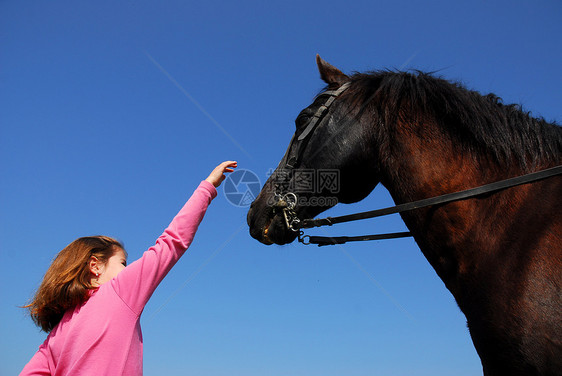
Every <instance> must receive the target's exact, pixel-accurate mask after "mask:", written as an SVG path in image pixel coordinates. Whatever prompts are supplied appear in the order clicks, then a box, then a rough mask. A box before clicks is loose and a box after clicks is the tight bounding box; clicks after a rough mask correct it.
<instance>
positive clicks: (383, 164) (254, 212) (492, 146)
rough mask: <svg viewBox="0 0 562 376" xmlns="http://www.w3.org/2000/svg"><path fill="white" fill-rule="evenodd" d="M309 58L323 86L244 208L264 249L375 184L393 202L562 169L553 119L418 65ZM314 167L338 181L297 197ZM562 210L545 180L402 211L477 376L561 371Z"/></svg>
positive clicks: (560, 185)
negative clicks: (454, 316) (467, 339)
mask: <svg viewBox="0 0 562 376" xmlns="http://www.w3.org/2000/svg"><path fill="white" fill-rule="evenodd" d="M317 64H318V68H319V71H320V76H321V78H322V79H323V80H324V81H325V82H326V83H327V85H328V86H327V88H326V90H325V91H324V92H322V93H321V94H319V95H318V96H317V97H316V98H315V100H314V102H313V103H312V104H311V105H310V106H308V107H307V108H305V109H304V110H302V111H301V113H300V114H299V115H298V117H297V119H296V121H295V123H296V131H295V135H294V136H293V139H292V140H291V143H290V145H289V147H288V149H287V152H286V154H285V156H284V157H283V158H282V159H281V161H280V163H279V167H278V168H277V169H276V170H275V171H274V172H273V174H272V175H271V176H270V177H269V179H268V180H267V181H266V183H265V185H264V187H263V188H262V191H261V192H260V194H259V195H258V197H257V198H256V200H255V201H254V202H253V203H252V205H251V207H250V210H249V212H248V217H247V219H248V224H249V226H250V234H251V235H252V236H253V237H254V238H255V239H257V240H258V241H260V242H262V243H264V244H274V243H275V244H287V243H290V242H292V241H294V240H295V239H296V237H297V232H295V231H293V230H292V229H291V228H290V227H291V222H293V221H295V220H296V221H299V220H302V219H307V218H313V217H315V216H316V215H318V214H319V213H321V212H323V211H325V210H327V209H328V208H330V207H332V206H334V205H335V204H336V203H338V202H341V203H352V202H357V201H360V200H362V199H363V198H365V197H366V196H367V195H369V193H370V192H371V191H372V190H373V189H374V188H375V186H376V185H377V184H379V183H381V184H382V185H383V186H384V187H385V188H386V189H387V190H388V191H389V193H390V194H391V196H392V198H393V200H394V201H395V203H397V204H402V203H407V202H412V201H415V200H421V199H425V198H429V197H434V196H439V195H443V194H447V193H451V192H457V191H461V190H465V189H469V188H474V187H478V186H481V185H485V184H488V183H491V182H495V181H499V180H503V179H507V178H511V177H515V176H520V175H524V174H527V173H530V172H534V171H540V170H543V169H547V168H550V167H553V166H558V165H560V164H562V129H561V128H560V126H558V125H557V124H554V123H549V122H546V121H545V120H544V119H536V118H533V117H531V116H530V115H529V114H528V113H525V112H523V111H522V110H521V108H520V107H519V106H515V105H504V104H503V103H502V101H501V100H500V99H499V98H498V97H496V96H494V95H492V94H490V95H486V96H483V95H481V94H479V93H477V92H475V91H470V90H467V89H466V88H464V87H463V86H461V85H460V84H456V83H452V82H449V81H447V80H444V79H441V78H437V77H434V76H433V75H430V74H425V73H422V72H415V73H407V72H393V71H378V72H373V73H367V74H364V73H357V74H354V75H353V76H347V75H345V74H344V73H342V72H341V71H340V70H338V69H337V68H335V67H333V66H332V65H330V64H328V63H326V62H325V61H323V60H322V59H320V57H317ZM344 86H345V87H344ZM342 87H344V88H343V89H342ZM335 93H337V95H335ZM312 123H313V125H311V124H312ZM311 171H312V172H313V173H321V172H334V173H337V174H338V180H337V182H338V186H337V189H331V188H333V187H330V185H329V184H327V185H326V186H323V187H315V189H308V190H307V189H304V190H301V191H300V193H298V195H295V194H294V193H293V191H294V188H295V187H297V186H298V185H299V184H302V182H303V174H304V173H305V172H311ZM305 182H306V181H305ZM291 194H292V195H293V196H294V200H293V201H294V202H293V203H292V204H291V205H292V206H291V213H293V218H287V211H286V210H284V208H286V207H287V205H288V204H287V202H286V201H287V200H286V197H293V196H291ZM297 196H298V197H297ZM334 197H336V198H337V199H336V200H333V199H330V198H334ZM303 202H304V203H311V202H313V203H314V204H313V205H311V204H302V203H303ZM561 212H562V178H561V177H560V176H555V177H550V178H548V179H544V180H541V181H538V182H533V183H528V184H524V185H521V186H517V187H513V188H509V189H505V190H502V191H499V192H495V193H490V194H486V195H484V196H479V197H474V198H469V199H466V200H462V201H457V202H452V203H447V204H442V205H435V206H432V207H427V208H421V209H416V210H412V211H409V212H404V213H401V216H402V219H403V220H404V223H405V224H406V226H407V227H408V229H409V230H410V232H411V234H412V236H413V237H414V239H415V241H416V243H417V244H418V246H419V248H420V250H421V251H422V252H423V254H424V255H425V257H426V258H427V260H428V261H429V263H430V264H431V265H432V267H433V268H434V269H435V271H436V272H437V274H438V275H439V277H440V278H441V279H442V280H443V282H444V283H445V285H446V287H447V288H448V289H449V291H451V293H452V294H453V296H454V297H455V299H456V301H457V304H458V305H459V307H460V309H461V310H462V312H463V313H464V314H465V316H466V318H467V323H468V327H469V330H470V335H471V337H472V340H473V343H474V346H475V348H476V350H477V352H478V354H479V356H480V358H481V361H482V365H483V370H484V374H485V375H487V376H488V375H512V376H515V375H561V374H562V315H561V312H562V216H561Z"/></svg>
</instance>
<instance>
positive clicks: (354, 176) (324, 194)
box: [247, 56, 378, 244]
mask: <svg viewBox="0 0 562 376" xmlns="http://www.w3.org/2000/svg"><path fill="white" fill-rule="evenodd" d="M316 62H317V64H318V69H319V71H320V77H321V78H322V80H323V81H324V82H326V83H327V84H328V86H327V88H326V90H324V91H323V92H322V93H320V94H319V95H318V96H317V97H316V98H315V100H314V102H313V103H312V104H311V105H310V106H308V107H306V108H305V109H303V110H302V111H301V112H300V113H299V115H298V116H297V118H296V120H295V125H296V130H295V133H294V135H293V138H292V140H291V142H290V143H289V146H288V148H287V151H286V153H285V155H284V156H283V158H282V159H281V161H280V162H279V165H278V167H277V168H276V169H275V171H274V172H273V173H272V174H271V176H270V177H269V178H268V180H267V181H266V183H265V184H264V186H263V188H262V190H261V192H260V194H259V195H258V197H257V198H256V200H255V201H254V202H253V203H252V205H251V207H250V210H249V211H248V217H247V220H248V225H249V226H250V234H251V236H252V237H254V238H255V239H257V240H259V241H260V242H262V243H264V244H273V243H276V244H287V243H290V242H292V241H293V240H295V238H296V237H297V232H296V231H295V230H293V229H291V228H290V227H292V226H291V223H290V221H294V220H297V221H298V220H299V219H300V220H302V219H305V218H313V217H315V216H316V215H318V214H319V213H321V212H323V211H325V210H327V209H329V208H330V207H332V206H334V205H336V204H337V203H339V202H342V203H352V202H357V201H360V200H362V199H363V198H365V197H366V196H367V195H368V194H369V193H370V192H371V191H372V190H373V188H374V187H375V186H376V184H377V183H378V178H377V176H378V174H377V166H374V165H373V163H372V161H371V162H369V159H370V158H369V157H368V156H369V155H371V156H372V155H373V153H372V150H371V148H373V145H375V143H374V142H372V141H373V140H372V139H373V134H372V133H373V132H372V131H371V130H370V127H368V126H365V124H364V122H363V121H362V109H361V106H358V105H356V104H354V101H353V95H352V93H351V91H352V90H350V89H348V88H349V87H350V86H352V85H353V83H352V82H351V79H350V78H349V77H348V76H347V75H345V74H344V73H342V72H341V71H340V70H339V69H337V68H335V67H333V66H332V65H330V64H328V63H327V62H325V61H324V60H322V59H321V58H320V57H319V56H317V57H316ZM371 159H372V158H371ZM288 205H289V206H290V207H291V213H292V214H291V216H292V218H286V216H287V212H286V210H284V209H286V208H287V206H288Z"/></svg>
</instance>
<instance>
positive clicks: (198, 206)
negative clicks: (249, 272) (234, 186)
mask: <svg viewBox="0 0 562 376" xmlns="http://www.w3.org/2000/svg"><path fill="white" fill-rule="evenodd" d="M216 195H217V190H216V189H215V187H214V186H213V185H212V184H211V183H209V182H207V181H202V182H201V184H199V187H198V188H197V189H196V190H195V192H194V193H193V195H192V196H191V198H190V199H189V200H188V201H187V203H186V204H185V205H184V206H183V208H182V209H181V210H180V211H179V213H178V214H177V215H176V216H175V218H174V219H173V220H172V223H170V225H169V226H168V228H167V229H166V230H165V231H164V233H163V234H162V235H160V237H159V238H158V239H157V240H156V244H155V245H154V246H152V247H150V248H149V249H148V250H147V251H146V252H145V253H144V254H143V256H142V257H141V258H140V259H138V260H137V261H135V262H133V263H131V264H130V265H128V266H127V267H126V268H125V269H123V271H122V272H121V273H119V274H118V275H117V277H115V278H114V279H113V280H111V282H110V283H111V284H112V286H113V288H114V289H115V291H116V292H117V294H118V295H119V296H120V297H121V299H123V301H124V302H125V304H127V305H128V306H129V308H131V309H132V310H133V311H134V312H135V313H137V314H139V315H140V313H141V312H142V310H143V309H144V306H145V305H146V303H147V302H148V300H149V299H150V297H151V296H152V293H153V292H154V290H155V289H156V287H157V286H158V284H159V283H160V282H161V281H162V279H164V277H165V276H166V274H168V272H169V271H170V269H171V268H172V267H173V266H174V265H175V263H176V262H177V261H178V260H179V258H180V257H181V256H182V255H183V254H184V252H185V251H186V250H187V248H188V247H189V245H190V244H191V242H192V240H193V237H194V236H195V232H196V231H197V227H198V226H199V223H200V222H201V220H202V219H203V216H204V215H205V212H206V211H207V207H208V206H209V204H210V203H211V201H212V199H213V198H215V197H216Z"/></svg>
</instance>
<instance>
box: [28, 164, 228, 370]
mask: <svg viewBox="0 0 562 376" xmlns="http://www.w3.org/2000/svg"><path fill="white" fill-rule="evenodd" d="M236 167H237V163H236V162H233V161H227V162H223V163H221V164H220V165H218V166H217V167H216V168H215V169H214V170H213V172H211V174H210V175H209V177H208V178H207V179H205V180H204V181H202V182H201V184H200V185H199V187H198V188H197V189H196V190H195V192H194V193H193V195H192V196H191V198H190V199H189V200H188V201H187V203H186V204H185V205H184V207H183V208H182V209H181V210H180V212H179V213H178V214H177V215H176V217H175V218H174V219H173V221H172V223H171V224H170V225H169V226H168V228H167V229H166V230H165V231H164V233H163V234H162V235H161V236H160V237H159V238H158V240H157V241H156V244H155V245H154V246H153V247H151V248H150V249H148V250H147V251H146V252H145V253H144V255H143V256H142V257H141V258H140V259H139V260H137V261H135V262H133V263H132V264H131V265H129V266H127V261H126V260H127V254H126V253H125V250H124V249H123V245H122V244H121V243H119V242H118V241H117V240H114V239H112V238H109V237H106V236H91V237H85V238H79V239H77V240H75V241H73V242H72V243H70V244H69V245H68V246H67V247H66V248H64V249H63V250H62V251H61V252H60V253H59V254H58V255H57V257H56V258H55V260H54V261H53V263H52V264H51V266H50V267H49V269H48V270H47V273H46V274H45V277H44V279H43V282H42V283H41V286H40V287H39V289H38V291H37V293H36V295H35V297H34V299H33V300H32V302H31V304H29V305H28V306H26V308H29V310H30V312H31V317H32V318H33V320H34V321H35V323H36V324H37V325H38V326H40V327H41V329H42V330H44V331H45V332H50V333H49V335H48V336H47V339H46V340H45V342H44V343H43V344H42V345H41V346H40V347H39V350H38V351H37V353H36V354H35V355H34V356H33V358H32V359H31V360H30V362H29V363H28V364H27V365H26V366H25V367H24V369H23V371H22V372H21V374H20V376H21V375H96V376H100V375H142V333H141V328H140V322H139V320H140V316H141V313H142V311H143V308H144V306H145V305H146V303H147V302H148V300H149V299H150V296H151V295H152V293H153V292H154V290H155V289H156V287H157V286H158V284H159V283H160V282H161V281H162V279H163V278H164V277H165V276H166V274H167V273H168V271H170V269H171V268H172V266H174V264H175V263H176V262H177V261H178V259H179V258H180V257H181V256H182V255H183V253H184V252H185V251H186V249H187V248H188V247H189V245H190V244H191V241H192V240H193V237H194V235H195V232H196V231H197V227H198V226H199V223H200V222H201V220H202V219H203V215H204V214H205V211H206V210H207V207H208V205H209V204H210V203H211V200H212V199H213V198H215V197H216V195H217V191H216V188H217V187H218V186H219V185H220V184H221V182H222V181H223V180H224V179H225V175H224V173H225V172H232V171H233V169H234V168H236Z"/></svg>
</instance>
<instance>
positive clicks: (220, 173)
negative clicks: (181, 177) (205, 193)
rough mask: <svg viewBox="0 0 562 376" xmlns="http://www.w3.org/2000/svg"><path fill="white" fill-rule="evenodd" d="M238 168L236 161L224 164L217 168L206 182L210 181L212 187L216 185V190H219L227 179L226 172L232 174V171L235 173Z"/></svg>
mask: <svg viewBox="0 0 562 376" xmlns="http://www.w3.org/2000/svg"><path fill="white" fill-rule="evenodd" d="M236 167H238V162H236V161H226V162H222V163H221V164H220V165H218V166H217V167H215V169H214V170H213V172H211V174H210V175H209V177H208V178H207V179H205V180H206V181H208V182H209V183H211V184H212V185H214V186H215V188H218V187H219V185H221V183H222V182H223V180H224V179H225V178H226V176H225V175H224V173H225V172H232V171H234V169H235V168H236Z"/></svg>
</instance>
